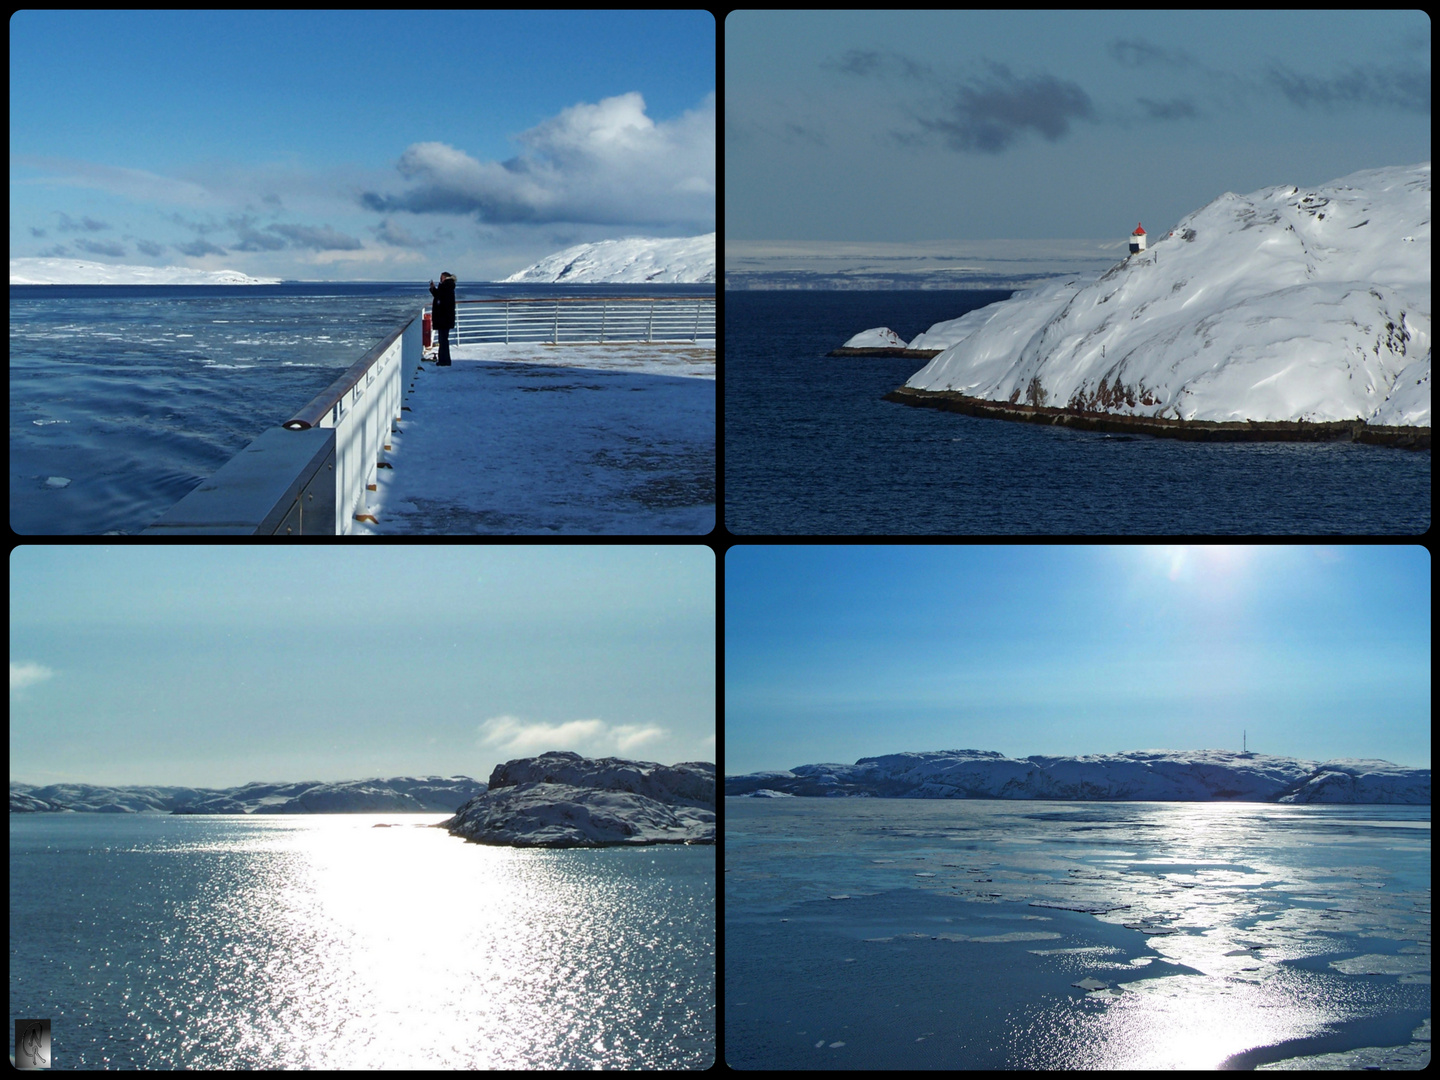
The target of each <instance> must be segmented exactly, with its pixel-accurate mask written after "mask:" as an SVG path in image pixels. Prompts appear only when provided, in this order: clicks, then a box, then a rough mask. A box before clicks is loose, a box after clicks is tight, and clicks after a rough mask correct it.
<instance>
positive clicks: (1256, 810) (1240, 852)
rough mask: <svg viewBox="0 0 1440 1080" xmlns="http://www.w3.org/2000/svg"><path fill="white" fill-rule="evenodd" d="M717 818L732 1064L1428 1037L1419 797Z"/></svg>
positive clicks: (966, 806)
mask: <svg viewBox="0 0 1440 1080" xmlns="http://www.w3.org/2000/svg"><path fill="white" fill-rule="evenodd" d="M725 809H726V819H725V822H726V824H725V837H726V841H725V842H726V849H725V874H724V878H725V896H726V906H725V930H726V954H725V955H726V959H725V994H726V1031H725V1056H726V1059H727V1060H728V1062H729V1063H730V1064H731V1065H732V1066H734V1067H737V1068H812V1069H813V1068H825V1069H847V1068H852V1069H853V1068H1041V1069H1056V1068H1122V1069H1138V1068H1148V1069H1154V1068H1161V1069H1174V1068H1215V1067H1220V1066H1228V1067H1239V1068H1249V1067H1256V1066H1263V1065H1266V1064H1273V1063H1278V1062H1285V1061H1294V1060H1295V1059H1298V1058H1302V1057H1305V1056H1309V1055H1317V1054H1333V1053H1342V1052H1347V1051H1356V1050H1359V1049H1362V1048H1374V1047H1400V1048H1402V1049H1401V1050H1399V1051H1396V1054H1400V1055H1403V1054H1407V1053H1408V1054H1410V1055H1411V1058H1412V1059H1413V1057H1414V1055H1416V1054H1418V1053H1421V1052H1427V1051H1428V1043H1424V1044H1415V1043H1412V1032H1414V1031H1416V1030H1417V1029H1419V1028H1421V1027H1422V1025H1423V1036H1424V1038H1425V1039H1427V1040H1428V1037H1429V1035H1428V1021H1429V1016H1430V976H1429V973H1430V808H1429V807H1428V806H1423V807H1410V806H1323V807H1321V806H1277V805H1265V804H1252V803H1239V804H1237V803H1053V802H1043V803H1041V802H1009V801H992V800H959V801H951V800H901V799H896V800H888V799H873V800H872V799H802V798H795V799H773V800H767V799H737V798H729V799H726V800H725ZM1086 980H1092V981H1090V982H1086ZM1076 983H1082V984H1083V985H1080V986H1076V985H1075V984H1076ZM1422 1046H1423V1050H1422ZM1373 1056H1374V1055H1372V1057H1373ZM1382 1056H1383V1055H1382Z"/></svg>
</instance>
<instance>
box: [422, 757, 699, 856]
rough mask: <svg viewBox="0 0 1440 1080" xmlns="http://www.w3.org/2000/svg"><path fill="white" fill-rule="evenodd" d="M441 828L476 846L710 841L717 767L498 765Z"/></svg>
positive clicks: (605, 762) (543, 760)
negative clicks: (481, 787)
mask: <svg viewBox="0 0 1440 1080" xmlns="http://www.w3.org/2000/svg"><path fill="white" fill-rule="evenodd" d="M439 827H441V828H445V829H448V830H449V831H450V832H451V833H452V834H453V835H455V836H460V837H463V838H464V839H466V840H469V841H471V842H474V843H477V844H499V845H506V846H512V847H609V846H619V845H637V844H713V843H714V842H715V766H714V765H712V764H710V763H709V762H694V761H687V762H682V763H680V764H678V765H660V764H657V763H656V762H653V761H627V760H624V759H621V758H584V757H581V756H580V755H579V754H574V753H570V752H568V751H552V752H550V753H546V754H541V755H540V756H539V757H533V758H518V759H516V760H514V761H507V762H505V764H503V765H497V766H496V767H495V770H494V772H492V773H491V774H490V786H489V790H488V791H487V792H486V793H485V794H483V795H478V796H476V797H475V798H473V799H471V800H470V801H469V802H467V803H466V804H465V805H464V806H462V807H461V808H460V810H459V812H458V813H456V815H455V816H454V817H453V818H450V819H449V820H448V821H444V822H441V824H440V826H439Z"/></svg>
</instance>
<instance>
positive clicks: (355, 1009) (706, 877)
mask: <svg viewBox="0 0 1440 1080" xmlns="http://www.w3.org/2000/svg"><path fill="white" fill-rule="evenodd" d="M442 819H443V816H435V815H394V814H392V815H373V816H372V815H353V814H347V815H316V816H313V817H309V816H307V817H304V818H292V817H288V816H287V817H273V818H264V819H252V818H242V817H213V818H206V817H186V816H180V817H173V816H160V815H153V816H152V815H114V816H111V815H99V814H33V815H29V814H27V815H18V814H17V815H13V816H12V817H11V821H10V1011H11V1015H12V1016H16V1017H42V1018H43V1017H49V1018H51V1020H52V1025H51V1030H52V1046H53V1054H54V1065H55V1067H56V1068H62V1069H64V1068H76V1069H79V1068H180V1067H184V1068H198V1069H205V1068H300V1067H308V1068H324V1069H369V1068H407V1069H423V1068H444V1069H452V1068H475V1069H485V1068H550V1069H592V1068H659V1069H669V1068H673V1069H693V1068H706V1067H708V1066H709V1065H710V1064H712V1063H713V1061H714V1056H715V1051H714V1047H715V1039H714V1023H715V1022H714V1008H715V929H714V896H715V849H714V848H711V847H684V846H670V845H660V846H655V847H647V848H639V849H631V850H622V849H618V848H606V849H599V850H578V849H577V850H521V849H515V848H497V847H485V846H481V845H476V844H466V843H464V842H463V841H461V840H459V839H457V838H455V837H452V836H450V835H449V834H448V833H446V832H445V831H444V830H441V829H431V828H423V827H415V826H416V824H417V823H419V822H424V823H427V824H428V823H432V822H435V821H439V820H442ZM381 823H395V827H391V828H375V827H374V826H375V825H377V824H381Z"/></svg>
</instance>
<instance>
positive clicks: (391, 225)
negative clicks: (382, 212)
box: [372, 218, 425, 248]
mask: <svg viewBox="0 0 1440 1080" xmlns="http://www.w3.org/2000/svg"><path fill="white" fill-rule="evenodd" d="M372 231H373V232H374V233H375V239H377V240H379V241H380V243H382V244H389V245H390V246H391V247H403V248H418V247H424V246H425V241H423V240H421V239H420V238H419V237H418V236H415V235H413V234H412V233H411V232H410V231H409V230H407V229H404V228H401V227H400V226H399V225H397V224H396V223H395V221H394V219H393V218H386V219H385V220H384V221H382V222H380V224H379V225H377V226H376V227H375V228H374V229H373V230H372Z"/></svg>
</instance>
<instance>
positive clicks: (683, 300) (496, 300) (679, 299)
mask: <svg viewBox="0 0 1440 1080" xmlns="http://www.w3.org/2000/svg"><path fill="white" fill-rule="evenodd" d="M612 300H648V301H650V302H651V303H661V304H694V303H701V304H703V303H706V302H707V301H708V302H709V303H712V304H713V303H714V302H715V297H714V296H523V297H518V296H517V297H509V298H507V297H503V296H502V297H492V298H490V299H487V300H456V301H455V303H457V304H608V303H609V302H610V301H612Z"/></svg>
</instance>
